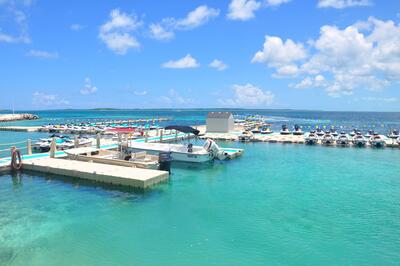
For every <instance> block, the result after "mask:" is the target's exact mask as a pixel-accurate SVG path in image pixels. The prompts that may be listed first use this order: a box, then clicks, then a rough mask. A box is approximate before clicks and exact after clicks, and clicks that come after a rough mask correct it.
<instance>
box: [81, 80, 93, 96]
mask: <svg viewBox="0 0 400 266" xmlns="http://www.w3.org/2000/svg"><path fill="white" fill-rule="evenodd" d="M96 92H97V87H95V86H93V85H92V81H91V80H90V78H85V85H84V87H83V88H82V89H81V90H80V93H81V94H82V95H89V94H93V93H96Z"/></svg>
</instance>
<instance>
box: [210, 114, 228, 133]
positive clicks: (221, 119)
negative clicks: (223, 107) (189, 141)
mask: <svg viewBox="0 0 400 266" xmlns="http://www.w3.org/2000/svg"><path fill="white" fill-rule="evenodd" d="M206 125H207V132H221V133H225V132H229V131H233V130H234V127H235V122H234V120H233V115H232V113H230V112H209V113H208V115H207V119H206Z"/></svg>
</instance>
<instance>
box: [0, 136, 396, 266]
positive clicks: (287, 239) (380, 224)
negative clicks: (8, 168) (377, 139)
mask: <svg viewBox="0 0 400 266" xmlns="http://www.w3.org/2000/svg"><path fill="white" fill-rule="evenodd" d="M223 144H224V146H226V147H236V148H244V149H245V153H244V155H243V157H241V158H239V159H236V160H233V161H227V162H223V163H220V162H215V163H214V164H206V165H202V166H193V165H186V164H174V165H173V174H172V176H171V180H170V181H169V182H167V183H164V184H162V185H160V186H157V187H155V188H154V189H152V190H150V191H147V192H140V191H132V190H122V189H120V188H115V187H109V186H100V185H99V184H95V183H90V182H83V181H81V180H76V179H71V178H61V177H55V176H45V175H43V174H36V173H23V174H20V175H17V176H11V175H8V174H7V175H3V176H0V265H3V264H5V265H160V264H162V265H266V264H292V265H293V264H296V265H310V264H313V265H326V264H339V265H342V264H353V265H359V264H369V265H398V264H399V263H400V204H399V202H400V164H399V161H400V150H398V149H383V150H379V149H355V148H329V147H319V146H314V147H309V146H304V145H282V144H267V143H254V144H239V143H223Z"/></svg>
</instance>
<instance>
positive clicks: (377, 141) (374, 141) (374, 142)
mask: <svg viewBox="0 0 400 266" xmlns="http://www.w3.org/2000/svg"><path fill="white" fill-rule="evenodd" d="M370 142H371V146H372V147H376V148H382V147H384V146H385V145H386V142H385V140H384V139H383V138H382V137H381V135H379V134H378V133H374V134H373V135H372V137H371V140H370Z"/></svg>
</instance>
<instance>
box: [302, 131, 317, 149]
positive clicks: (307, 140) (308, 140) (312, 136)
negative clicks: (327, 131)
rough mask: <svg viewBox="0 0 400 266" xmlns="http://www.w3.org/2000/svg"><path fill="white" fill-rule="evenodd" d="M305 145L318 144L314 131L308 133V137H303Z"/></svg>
mask: <svg viewBox="0 0 400 266" xmlns="http://www.w3.org/2000/svg"><path fill="white" fill-rule="evenodd" d="M304 140H305V143H306V144H308V145H314V144H317V142H318V136H317V134H316V132H315V131H314V130H312V131H310V133H308V135H307V136H306V137H305V139H304Z"/></svg>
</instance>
